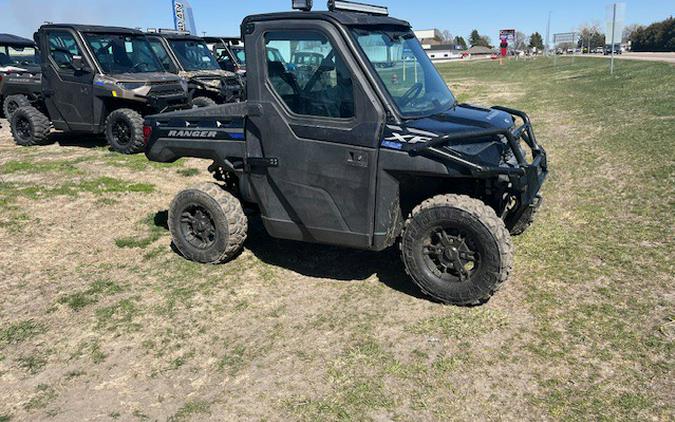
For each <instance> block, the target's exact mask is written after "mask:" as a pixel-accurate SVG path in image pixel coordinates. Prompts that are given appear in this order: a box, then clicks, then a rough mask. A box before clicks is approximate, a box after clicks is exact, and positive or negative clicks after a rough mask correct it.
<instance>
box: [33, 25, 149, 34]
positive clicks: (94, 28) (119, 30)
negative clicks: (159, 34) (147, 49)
mask: <svg viewBox="0 0 675 422" xmlns="http://www.w3.org/2000/svg"><path fill="white" fill-rule="evenodd" d="M57 28H69V29H72V30H74V31H78V32H97V33H111V34H129V35H143V32H141V31H140V30H138V29H131V28H123V27H120V26H101V25H81V24H75V23H50V24H46V25H42V26H41V27H40V29H41V30H42V29H57Z"/></svg>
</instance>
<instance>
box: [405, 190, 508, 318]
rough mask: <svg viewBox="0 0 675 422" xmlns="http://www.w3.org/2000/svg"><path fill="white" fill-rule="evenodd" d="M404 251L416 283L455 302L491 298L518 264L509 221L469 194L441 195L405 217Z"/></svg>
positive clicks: (423, 289) (437, 296)
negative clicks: (514, 262) (514, 265)
mask: <svg viewBox="0 0 675 422" xmlns="http://www.w3.org/2000/svg"><path fill="white" fill-rule="evenodd" d="M401 252H402V257H403V262H404V264H405V268H406V271H407V272H408V274H409V275H410V277H411V278H412V279H413V281H414V282H415V284H417V285H418V286H419V287H420V289H422V291H424V292H425V293H426V294H428V295H429V296H431V297H433V298H435V299H437V300H439V301H441V302H444V303H448V304H453V305H478V304H481V303H484V302H486V301H487V300H488V299H489V298H490V297H491V296H492V295H493V294H494V293H495V292H496V291H497V290H498V289H499V288H500V287H501V285H502V284H503V283H504V282H505V281H506V280H507V278H508V276H509V273H510V272H511V268H512V267H513V244H512V243H511V237H510V236H509V232H508V231H507V230H506V227H505V226H504V222H503V221H502V220H501V219H500V218H499V217H497V215H496V214H495V212H494V210H493V209H492V208H490V207H488V206H487V205H485V204H484V203H483V202H481V201H479V200H477V199H474V198H470V197H468V196H464V195H439V196H435V197H433V198H431V199H428V200H426V201H424V202H422V203H421V204H420V205H418V206H417V207H416V208H415V209H414V210H413V212H412V214H411V215H410V218H409V219H408V221H406V225H405V228H404V231H403V237H402V240H401Z"/></svg>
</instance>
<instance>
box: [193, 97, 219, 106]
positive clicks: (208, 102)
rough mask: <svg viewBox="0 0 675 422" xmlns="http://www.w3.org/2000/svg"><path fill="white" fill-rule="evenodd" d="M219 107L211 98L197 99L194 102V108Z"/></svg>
mask: <svg viewBox="0 0 675 422" xmlns="http://www.w3.org/2000/svg"><path fill="white" fill-rule="evenodd" d="M214 105H217V103H216V102H215V101H213V100H212V99H211V98H209V97H197V98H194V99H193V100H192V106H193V107H200V108H201V107H211V106H214Z"/></svg>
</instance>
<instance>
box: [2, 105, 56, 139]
mask: <svg viewBox="0 0 675 422" xmlns="http://www.w3.org/2000/svg"><path fill="white" fill-rule="evenodd" d="M9 122H10V127H11V130H12V137H13V138H14V142H15V143H16V144H17V145H21V146H34V145H47V144H49V142H50V141H49V132H50V131H51V122H50V121H49V118H47V116H45V115H44V114H42V112H41V111H40V110H38V109H37V108H35V107H32V106H28V107H22V108H20V109H18V110H16V111H15V112H14V114H13V115H12V118H11V119H10V121H9Z"/></svg>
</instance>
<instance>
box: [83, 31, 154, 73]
mask: <svg viewBox="0 0 675 422" xmlns="http://www.w3.org/2000/svg"><path fill="white" fill-rule="evenodd" d="M84 38H85V39H86V40H87V44H89V47H90V48H91V50H92V51H93V52H94V56H96V60H97V61H98V63H99V65H100V66H101V68H102V69H103V71H104V72H105V73H110V74H115V73H144V72H163V71H164V68H163V67H162V65H161V63H160V62H159V60H157V57H156V56H155V53H153V52H152V49H151V48H150V43H149V42H148V40H147V39H146V38H145V36H143V35H120V34H85V35H84Z"/></svg>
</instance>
